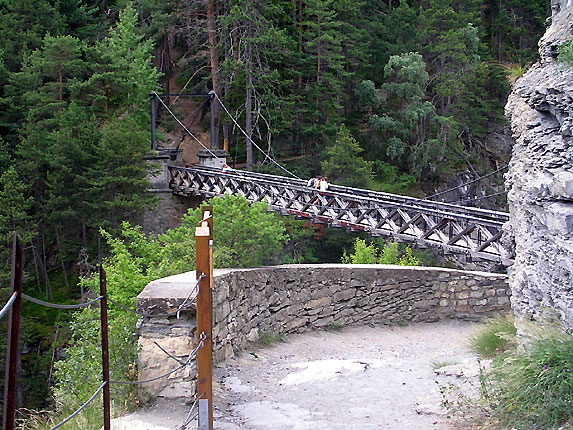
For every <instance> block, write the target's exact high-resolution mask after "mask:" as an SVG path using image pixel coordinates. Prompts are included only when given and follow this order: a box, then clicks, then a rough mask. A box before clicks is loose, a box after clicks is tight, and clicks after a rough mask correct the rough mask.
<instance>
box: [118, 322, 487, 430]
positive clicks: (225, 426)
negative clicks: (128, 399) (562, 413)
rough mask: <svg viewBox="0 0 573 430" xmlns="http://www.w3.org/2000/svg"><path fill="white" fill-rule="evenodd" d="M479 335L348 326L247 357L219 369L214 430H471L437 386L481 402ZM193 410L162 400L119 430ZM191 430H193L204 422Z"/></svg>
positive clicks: (440, 326)
mask: <svg viewBox="0 0 573 430" xmlns="http://www.w3.org/2000/svg"><path fill="white" fill-rule="evenodd" d="M477 327H478V325H477V324H475V323H464V322H458V321H450V322H442V323H431V324H411V325H408V326H404V327H398V326H394V327H389V326H376V327H370V326H366V327H347V328H343V329H342V330H337V331H318V332H311V333H306V334H300V335H291V336H289V337H288V338H287V339H286V342H277V343H274V344H272V345H271V346H268V347H257V348H254V349H250V350H246V351H244V352H243V353H242V354H241V355H240V356H238V357H235V358H232V359H229V360H227V361H225V362H224V363H221V364H220V365H218V366H216V368H215V371H214V405H215V413H214V417H215V425H214V427H215V429H222V430H235V429H241V430H299V429H300V430H302V429H305V430H307V429H308V430H339V429H340V430H341V429H345V430H349V429H350V430H351V429H357V430H358V429H361V430H369V429H372V430H374V429H396V430H398V429H429V430H446V429H448V430H449V429H458V428H465V427H464V426H462V425H461V424H460V423H459V421H458V422H456V421H453V420H452V419H449V418H448V414H449V413H448V411H446V410H444V409H443V408H442V407H441V404H442V401H443V400H444V398H443V395H442V393H441V392H440V387H450V388H451V387H452V386H456V387H458V386H459V387H461V389H462V390H463V391H464V393H466V394H468V395H475V392H476V388H475V387H476V386H477V375H478V373H479V366H478V363H477V359H476V357H475V355H473V354H472V353H471V352H470V351H469V350H468V346H467V345H468V338H469V337H470V336H471V335H472V334H473V333H474V332H475V330H476V328H477ZM444 366H445V367H444ZM436 367H441V369H439V370H438V371H435V368H436ZM447 391H448V392H449V396H450V400H455V397H456V395H455V394H452V391H451V390H449V389H448V390H447ZM457 392H458V390H457V389H456V390H454V393H457ZM188 410H189V405H185V404H183V403H178V402H174V401H170V402H160V403H158V404H156V405H154V406H152V407H151V408H149V409H146V410H142V411H139V412H137V413H134V414H131V415H129V416H126V417H123V418H121V419H118V420H115V421H114V424H113V428H114V429H122V430H123V429H133V430H165V429H173V430H175V429H179V428H180V426H181V423H182V422H183V421H184V420H185V418H186V416H187V413H188ZM457 418H461V417H459V416H456V415H455V414H454V416H453V419H454V420H455V419H457ZM186 428H187V429H196V428H197V421H196V420H194V421H192V423H191V424H190V425H189V426H187V427H186Z"/></svg>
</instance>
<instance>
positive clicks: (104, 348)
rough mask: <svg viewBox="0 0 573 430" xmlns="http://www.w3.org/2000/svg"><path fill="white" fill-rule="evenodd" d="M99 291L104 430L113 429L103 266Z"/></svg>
mask: <svg viewBox="0 0 573 430" xmlns="http://www.w3.org/2000/svg"><path fill="white" fill-rule="evenodd" d="M99 291H100V295H101V296H102V299H101V302H100V310H101V358H102V360H101V361H102V371H103V382H106V384H105V386H104V387H103V428H104V430H110V429H111V411H110V394H109V340H108V339H109V336H108V324H107V278H106V273H105V270H104V268H103V265H101V264H100V266H99Z"/></svg>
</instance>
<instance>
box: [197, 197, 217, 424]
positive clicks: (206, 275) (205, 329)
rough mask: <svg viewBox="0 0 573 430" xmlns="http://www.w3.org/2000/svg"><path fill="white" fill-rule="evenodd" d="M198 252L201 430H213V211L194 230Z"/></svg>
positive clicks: (208, 210) (205, 213) (206, 208)
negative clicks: (201, 344)
mask: <svg viewBox="0 0 573 430" xmlns="http://www.w3.org/2000/svg"><path fill="white" fill-rule="evenodd" d="M195 242H196V249H197V257H196V267H197V272H196V279H199V278H200V277H201V276H203V279H201V281H200V282H199V295H198V296H197V343H199V342H203V347H202V348H200V349H199V351H198V352H197V393H198V396H199V416H198V420H199V430H213V361H212V360H213V359H212V357H213V352H212V351H213V339H212V326H213V322H212V317H211V307H212V295H211V289H212V282H213V281H212V280H213V207H212V206H204V207H203V221H201V226H200V227H197V228H196V229H195Z"/></svg>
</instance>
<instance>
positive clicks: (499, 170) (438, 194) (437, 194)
mask: <svg viewBox="0 0 573 430" xmlns="http://www.w3.org/2000/svg"><path fill="white" fill-rule="evenodd" d="M508 167H509V164H506V165H505V166H502V167H500V168H499V169H497V170H494V171H493V172H490V173H487V174H485V175H483V176H480V177H478V178H476V179H473V180H471V181H469V182H466V183H464V184H461V185H458V186H457V187H454V188H450V189H449V190H444V191H440V192H439V193H436V194H432V195H431V196H426V197H424V198H425V199H432V198H434V197H437V196H441V195H443V194H446V193H449V192H450V191H455V190H459V189H460V188H463V187H467V186H468V185H471V184H474V183H476V182H479V181H481V180H482V179H485V178H488V177H490V176H492V175H495V174H496V173H499V172H501V171H502V170H505V169H507V168H508Z"/></svg>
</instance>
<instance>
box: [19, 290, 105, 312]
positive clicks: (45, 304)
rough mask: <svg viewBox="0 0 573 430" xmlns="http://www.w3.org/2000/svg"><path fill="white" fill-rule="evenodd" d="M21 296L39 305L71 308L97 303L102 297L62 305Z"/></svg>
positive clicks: (80, 307) (24, 295)
mask: <svg viewBox="0 0 573 430" xmlns="http://www.w3.org/2000/svg"><path fill="white" fill-rule="evenodd" d="M22 298H23V299H25V300H27V301H29V302H32V303H35V304H37V305H40V306H45V307H47V308H52V309H65V310H72V309H82V308H87V307H88V306H91V305H93V304H94V303H98V302H99V301H101V299H103V296H99V297H96V298H95V299H93V300H90V301H89V302H85V303H78V304H75V305H63V304H59V303H50V302H45V301H44V300H40V299H36V298H34V297H31V296H29V295H27V294H22Z"/></svg>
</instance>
